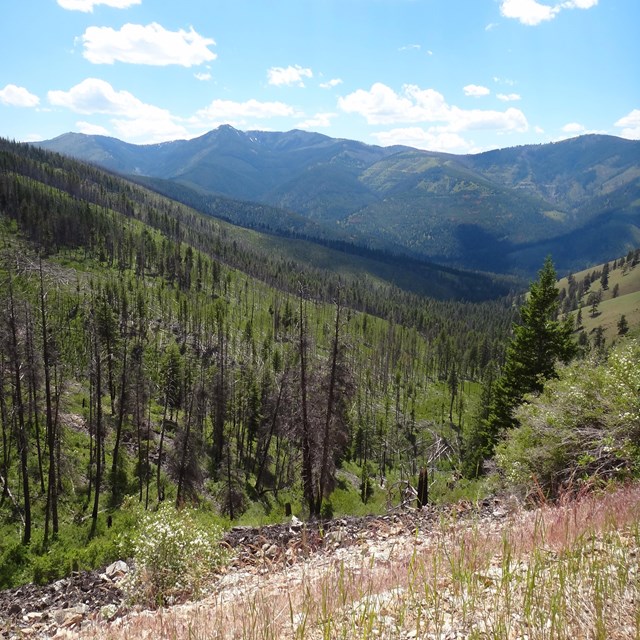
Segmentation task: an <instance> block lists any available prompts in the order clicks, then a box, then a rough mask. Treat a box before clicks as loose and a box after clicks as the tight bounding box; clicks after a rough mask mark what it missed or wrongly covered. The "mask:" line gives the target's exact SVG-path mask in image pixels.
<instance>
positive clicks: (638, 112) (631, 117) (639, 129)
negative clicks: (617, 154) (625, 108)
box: [615, 109, 640, 140]
mask: <svg viewBox="0 0 640 640" xmlns="http://www.w3.org/2000/svg"><path fill="white" fill-rule="evenodd" d="M615 126H616V127H620V128H622V131H621V132H620V135H621V136H622V137H623V138H629V139H631V140H640V109H634V110H633V111H630V112H629V113H628V114H627V115H626V116H623V117H622V118H620V120H618V121H617V122H616V123H615Z"/></svg>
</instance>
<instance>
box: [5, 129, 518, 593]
mask: <svg viewBox="0 0 640 640" xmlns="http://www.w3.org/2000/svg"><path fill="white" fill-rule="evenodd" d="M255 237H256V234H255V233H254V232H251V233H249V234H247V233H246V232H245V231H243V230H239V231H236V230H234V228H233V227H231V226H230V225H226V224H223V223H220V222H219V221H216V220H214V219H212V218H210V217H205V216H202V215H200V214H198V213H196V212H194V211H192V210H190V209H187V208H186V207H184V206H183V205H179V204H177V203H175V202H172V201H170V200H167V199H165V198H162V197H160V196H158V195H157V194H154V193H152V192H149V191H147V190H145V189H143V188H141V187H139V186H137V185H134V184H131V183H129V182H126V181H124V180H122V179H120V178H116V177H114V176H112V175H110V174H107V173H105V172H104V171H102V170H99V169H96V168H95V167H91V166H88V165H85V164H82V163H79V162H77V161H74V160H70V159H65V158H63V157H61V156H59V155H57V154H52V153H50V152H47V151H44V150H41V149H37V148H34V147H30V146H28V145H17V144H13V143H9V142H6V141H2V144H1V145H0V281H1V283H2V287H1V288H0V341H1V348H0V423H1V424H0V426H1V428H2V440H1V441H0V447H1V456H0V476H1V478H0V482H1V483H2V497H0V515H1V517H2V521H1V524H0V529H1V531H0V534H1V535H2V539H3V540H6V541H7V546H6V547H5V548H4V549H3V551H2V554H1V556H0V580H1V584H3V585H8V584H12V583H17V582H20V581H24V580H34V579H35V580H38V581H45V580H50V579H53V578H55V577H57V576H59V575H62V574H64V573H66V572H68V571H70V570H71V569H72V568H73V567H77V566H95V565H96V564H98V563H100V562H101V561H103V560H105V559H108V558H110V557H113V555H114V554H115V553H116V550H115V540H116V536H117V532H118V531H122V528H123V527H126V526H128V525H127V524H126V523H128V522H129V520H127V518H131V515H130V511H127V509H126V508H124V507H126V505H130V504H131V503H132V502H135V503H138V502H139V503H140V504H142V505H143V508H144V507H148V506H151V505H153V504H154V503H156V502H158V501H161V500H165V501H168V500H171V501H174V502H175V503H177V504H185V503H197V504H201V505H206V509H205V512H207V511H209V512H215V513H221V514H226V516H227V517H229V518H232V519H233V518H237V517H239V516H240V515H241V514H242V513H243V512H244V511H245V510H251V509H259V510H263V511H262V512H263V513H272V517H277V514H278V513H281V512H282V508H283V506H282V505H283V504H284V502H290V503H292V504H293V505H294V508H295V509H296V511H298V512H299V513H302V512H305V513H309V512H312V513H316V514H317V513H325V514H328V513H330V512H331V510H332V509H333V508H334V504H337V502H336V503H333V502H332V500H336V501H338V498H335V497H334V496H336V495H337V496H339V497H340V496H341V497H340V499H343V500H353V497H354V496H355V499H356V501H357V504H356V505H355V507H356V508H358V504H360V505H365V503H366V502H367V501H368V500H369V499H370V498H371V494H370V490H371V487H372V485H373V483H372V482H371V478H372V477H374V476H376V477H382V476H384V477H387V478H389V482H390V483H391V484H392V482H391V481H392V480H393V479H394V478H401V477H407V474H411V473H415V472H416V466H417V465H420V464H423V463H424V464H427V463H428V464H429V465H430V466H431V468H435V467H436V466H439V465H442V469H443V478H446V477H447V473H451V472H452V467H451V463H450V460H451V459H453V458H455V457H456V456H457V455H458V453H456V451H457V450H458V449H459V447H460V434H461V431H462V429H463V428H464V425H465V423H466V422H467V421H468V420H469V419H470V416H471V415H472V414H473V412H474V411H475V407H476V405H477V402H478V393H479V385H478V382H479V380H481V379H482V377H483V376H484V375H485V372H486V371H487V370H488V369H491V368H492V367H493V366H494V365H493V364H492V361H496V360H498V361H499V360H500V358H501V354H502V351H503V341H504V338H505V336H506V335H507V332H508V329H509V325H510V322H511V319H512V315H513V312H512V309H511V304H510V301H508V300H502V301H496V302H485V303H482V304H478V305H472V304H470V303H457V302H451V301H449V302H444V301H443V302H438V301H435V300H432V299H426V298H422V297H419V296H416V295H411V294H407V293H403V292H401V291H399V290H397V289H396V288H394V287H390V286H388V285H386V284H384V283H383V282H379V283H377V284H374V286H371V284H370V283H364V284H363V283H361V282H360V278H359V277H349V276H348V275H344V276H338V275H336V274H335V273H331V272H329V271H323V270H320V269H318V268H313V267H311V268H308V267H303V266H302V264H303V263H302V262H300V263H295V262H293V261H292V260H291V258H290V257H289V256H288V254H286V253H284V254H283V255H282V256H280V255H278V254H276V253H274V247H273V246H269V247H268V250H265V249H263V248H262V247H261V244H260V242H258V241H256V240H255ZM345 466H346V468H347V469H348V471H344V473H345V474H346V475H344V476H343V477H340V476H339V474H338V472H337V470H338V468H339V467H345ZM345 478H347V480H345ZM353 478H356V485H358V483H361V487H360V489H359V488H358V486H355V487H354V486H352V480H353ZM345 482H346V483H347V484H345ZM445 484H446V482H445ZM376 499H377V500H380V501H382V500H384V494H383V493H380V492H379V493H378V494H377V498H376ZM349 504H352V503H349ZM365 507H366V505H365ZM361 508H362V507H361ZM112 521H113V530H111V529H109V528H108V524H111V523H112ZM87 541H89V542H87ZM29 543H33V544H31V546H29Z"/></svg>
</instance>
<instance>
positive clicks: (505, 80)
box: [493, 76, 515, 87]
mask: <svg viewBox="0 0 640 640" xmlns="http://www.w3.org/2000/svg"><path fill="white" fill-rule="evenodd" d="M493 81H494V82H495V83H496V84H506V85H507V86H509V87H513V85H514V84H515V82H514V81H513V80H511V79H510V78H499V77H498V76H493Z"/></svg>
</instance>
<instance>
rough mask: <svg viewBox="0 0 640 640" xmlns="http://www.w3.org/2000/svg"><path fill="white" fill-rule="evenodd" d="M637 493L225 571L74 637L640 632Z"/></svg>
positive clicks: (547, 636)
mask: <svg viewBox="0 0 640 640" xmlns="http://www.w3.org/2000/svg"><path fill="white" fill-rule="evenodd" d="M639 521H640V486H638V485H635V486H628V487H625V488H621V489H618V490H616V491H615V492H612V493H608V494H603V495H598V496H595V495H589V496H585V497H582V498H581V499H579V500H575V501H571V502H567V504H564V505H561V506H543V507H541V508H539V509H537V510H535V511H529V512H526V511H522V510H519V509H518V510H515V511H514V512H513V513H511V514H506V513H504V514H495V515H494V517H489V518H482V519H476V520H471V521H470V520H456V519H455V518H451V519H446V520H443V521H442V522H441V523H440V524H439V526H437V527H435V528H434V529H432V530H430V531H417V532H416V533H415V535H414V536H407V535H393V533H392V534H391V535H389V536H388V537H387V538H383V539H380V538H378V539H362V540H361V541H360V542H359V544H357V545H354V546H351V547H348V548H338V549H336V550H335V551H333V552H332V553H323V554H318V555H316V556H314V557H312V558H309V559H307V560H306V561H304V562H300V563H298V564H295V565H293V566H290V567H282V566H280V567H277V568H275V567H271V568H269V567H267V566H265V567H264V568H263V569H261V570H260V569H251V570H246V571H235V572H230V573H229V574H228V575H226V576H224V577H223V578H222V579H221V580H220V581H219V582H218V583H217V584H216V585H214V592H213V593H211V594H210V595H209V596H208V597H206V598H205V599H204V600H202V601H201V602H199V603H191V604H186V605H181V606H176V607H172V608H169V609H165V610H163V611H156V612H138V613H132V614H129V615H128V616H127V617H125V618H123V619H121V620H117V621H115V622H113V623H111V624H109V625H106V624H103V625H98V626H94V627H92V628H87V629H84V630H83V632H82V633H81V634H80V635H81V637H87V638H96V639H98V638H100V639H109V640H116V639H120V638H176V639H177V638H192V639H194V640H205V639H206V640H222V639H231V638H242V639H246V640H254V639H256V640H257V639H261V640H266V639H274V640H279V639H283V638H298V639H300V640H315V639H321V638H322V639H324V638H326V639H329V638H331V639H333V638H349V639H351V638H354V639H358V638H362V639H364V638H388V639H398V638H407V639H408V638H430V639H435V638H442V639H444V638H495V639H502V638H504V639H505V640H506V639H515V638H522V639H524V638H528V639H529V640H535V639H540V640H542V639H544V640H551V639H556V638H558V639H560V638H596V639H600V638H602V639H604V638H640V571H639V567H638V562H639V560H638V559H639V556H638V548H639V543H640V527H639V525H638V523H639Z"/></svg>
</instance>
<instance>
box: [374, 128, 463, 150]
mask: <svg viewBox="0 0 640 640" xmlns="http://www.w3.org/2000/svg"><path fill="white" fill-rule="evenodd" d="M372 136H373V137H374V138H375V139H376V140H377V141H378V142H379V144H381V145H382V146H384V147H390V146H393V145H396V144H399V145H406V146H409V147H415V148H417V149H426V150H428V151H444V152H449V153H472V152H473V151H475V148H474V146H473V144H472V143H470V142H468V141H467V140H465V139H464V138H463V137H462V136H460V135H459V134H457V133H438V132H434V131H432V130H425V129H422V128H421V127H407V128H401V129H391V130H390V131H380V132H378V133H374V134H372Z"/></svg>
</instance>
